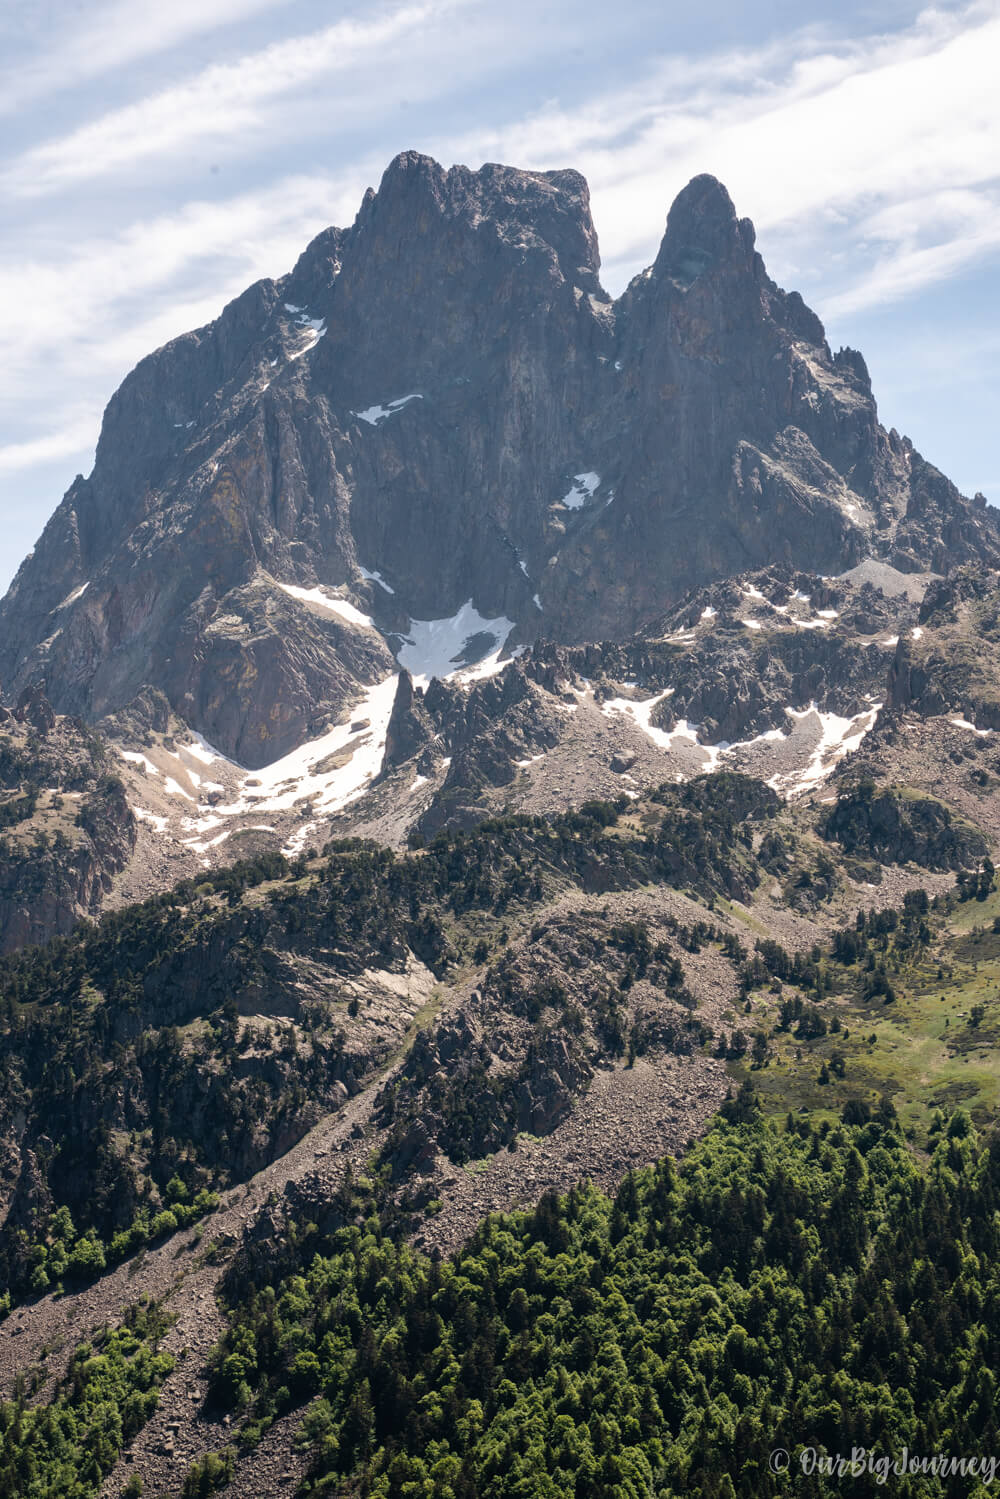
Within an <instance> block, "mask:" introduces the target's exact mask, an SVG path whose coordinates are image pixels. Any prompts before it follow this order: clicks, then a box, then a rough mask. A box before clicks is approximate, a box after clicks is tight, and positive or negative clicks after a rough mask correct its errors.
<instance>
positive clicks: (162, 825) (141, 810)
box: [132, 807, 170, 833]
mask: <svg viewBox="0 0 1000 1499" xmlns="http://www.w3.org/2000/svg"><path fill="white" fill-rule="evenodd" d="M132 812H133V815H134V816H136V817H138V819H139V821H140V822H148V823H149V825H150V827H153V828H155V829H156V831H157V832H158V833H165V832H166V831H167V828H168V827H169V825H170V818H169V817H157V815H156V813H155V812H147V811H146V808H145V807H133V808H132Z"/></svg>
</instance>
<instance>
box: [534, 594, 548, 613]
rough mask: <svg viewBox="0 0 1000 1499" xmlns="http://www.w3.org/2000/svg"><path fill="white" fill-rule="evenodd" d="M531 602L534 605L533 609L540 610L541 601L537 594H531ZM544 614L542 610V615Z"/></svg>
mask: <svg viewBox="0 0 1000 1499" xmlns="http://www.w3.org/2000/svg"><path fill="white" fill-rule="evenodd" d="M531 602H532V603H533V604H534V606H535V608H536V609H542V601H541V599H540V598H539V597H538V594H537V593H533V594H532V595H531ZM544 612H545V611H544V610H542V613H544Z"/></svg>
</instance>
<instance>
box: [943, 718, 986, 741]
mask: <svg viewBox="0 0 1000 1499" xmlns="http://www.w3.org/2000/svg"><path fill="white" fill-rule="evenodd" d="M948 722H949V723H951V724H954V725H955V728H956V729H970V730H971V731H972V733H973V734H978V735H979V737H980V739H985V738H986V737H987V735H989V734H992V733H993V730H992V729H977V728H976V726H975V724H974V723H970V722H969V720H968V719H967V718H949V720H948Z"/></svg>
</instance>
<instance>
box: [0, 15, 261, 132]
mask: <svg viewBox="0 0 1000 1499" xmlns="http://www.w3.org/2000/svg"><path fill="white" fill-rule="evenodd" d="M287 3H288V0H170V4H169V5H141V4H140V5H137V4H135V0H113V3H111V4H108V5H104V6H101V7H100V8H98V7H94V6H91V7H89V8H88V10H87V11H86V12H85V13H84V15H83V16H82V18H80V20H79V21H78V24H77V25H76V26H72V25H70V26H68V27H67V26H66V25H65V21H66V18H65V17H64V18H62V23H61V24H60V25H59V31H60V33H61V35H58V36H57V38H56V40H55V43H54V45H52V46H50V47H47V48H46V49H45V51H44V52H43V53H42V54H41V55H40V56H39V57H37V58H36V59H35V60H34V61H33V62H32V63H30V64H24V63H23V62H22V63H19V64H18V65H17V66H16V67H8V68H5V69H3V70H2V71H0V114H13V113H14V112H15V111H16V110H20V109H22V108H23V107H24V106H25V105H26V104H27V103H29V102H30V101H32V100H34V99H39V98H44V97H45V96H47V95H50V94H56V93H60V92H62V91H64V90H66V89H68V88H76V87H78V86H79V84H80V83H81V82H83V81H85V80H87V79H90V78H97V77H100V76H101V75H102V74H104V73H108V72H110V71H112V70H113V69H115V68H120V67H122V66H124V65H125V64H126V63H133V62H137V61H139V60H140V59H141V58H147V57H150V56H152V55H154V54H156V53H160V52H164V51H167V50H169V49H170V48H173V47H177V46H178V45H180V44H181V43H183V42H187V41H190V40H191V39H192V38H194V37H196V36H201V35H204V34H205V33H206V32H210V31H216V30H218V29H219V28H220V27H224V26H230V25H232V24H233V23H235V22H239V21H245V20H247V19H248V18H249V17H250V16H254V15H257V14H259V13H260V12H261V11H266V10H271V9H274V8H275V7H277V6H279V5H285V4H287Z"/></svg>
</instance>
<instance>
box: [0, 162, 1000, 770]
mask: <svg viewBox="0 0 1000 1499" xmlns="http://www.w3.org/2000/svg"><path fill="white" fill-rule="evenodd" d="M599 264H600V261H599V254H598V248H597V240H596V235H595V232H594V227H593V224H592V222H591V217H590V209H589V199H588V192H587V186H586V183H585V182H584V180H583V178H582V177H580V176H579V175H578V174H577V173H575V172H571V171H562V172H547V173H535V172H521V171H517V170H515V169H513V168H510V167H504V166H496V165H490V166H486V167H483V168H482V169H481V170H480V171H478V172H473V171H470V170H468V169H467V168H465V167H455V168H453V169H451V170H450V171H446V170H444V169H443V168H442V167H440V166H438V165H437V164H436V163H435V162H433V161H430V160H429V159H428V158H426V157H423V156H420V155H418V154H417V153H415V152H407V153H404V154H403V155H401V156H399V157H397V158H396V160H395V161H393V162H392V163H391V165H390V166H389V168H388V169H387V171H386V173H385V175H384V177H383V179H382V183H381V185H380V188H379V191H378V192H377V193H372V192H369V193H368V194H367V195H366V197H365V199H364V202H363V203H362V206H361V209H360V211H359V214H358V216H357V219H356V220H355V222H354V224H353V225H352V226H351V227H350V228H349V229H343V230H341V229H330V230H326V231H324V233H323V234H321V235H320V236H319V237H318V238H317V239H316V240H314V241H313V243H312V244H311V245H310V246H309V247H308V248H307V249H306V251H305V252H304V254H303V255H302V257H301V258H300V260H299V261H298V263H297V264H296V266H295V267H294V269H293V270H292V271H291V272H290V274H289V275H287V276H285V277H283V278H282V279H281V280H279V281H276V282H275V281H261V282H259V283H257V284H256V285H255V286H253V287H250V288H249V289H248V290H247V291H246V292H244V293H243V294H242V296H240V297H238V298H237V299H236V300H235V301H234V302H232V303H230V304H229V306H228V307H226V308H225V309H224V311H223V312H222V314H221V315H220V317H219V318H218V319H217V320H216V321H215V322H214V323H212V324H210V325H209V326H207V327H205V328H202V329H199V330H197V331H195V332H193V333H189V334H186V335H185V336H184V337H182V338H180V339H176V340H174V341H173V342H172V343H170V344H168V345H166V346H165V347H164V348H162V349H160V350H158V351H157V352H156V353H154V354H152V355H150V356H149V357H148V358H147V359H144V360H143V361H142V362H141V363H140V364H139V365H138V366H137V368H136V369H135V370H134V371H133V372H132V373H131V374H130V375H129V376H128V377H127V378H126V380H125V381H124V382H123V384H122V386H121V388H120V389H119V390H118V392H117V393H116V394H115V395H114V396H113V397H112V399H111V401H110V403H109V405H108V408H107V411H106V413H105V418H104V424H103V428H102V432H101V438H100V442H99V444H98V450H97V458H96V462H95V466H94V470H93V473H92V474H91V475H90V476H89V477H88V478H83V477H79V478H77V479H76V480H75V481H74V483H73V485H72V486H71V487H70V489H69V491H68V492H67V494H66V496H65V498H64V499H63V501H62V503H61V504H60V506H59V507H58V509H57V510H56V512H55V514H54V515H53V517H52V519H51V520H50V522H49V524H48V525H47V526H46V528H45V531H44V533H43V535H42V537H41V539H40V541H39V543H38V546H37V547H36V549H35V551H34V553H33V555H32V556H31V557H29V558H28V559H27V560H26V561H25V562H24V564H23V565H22V567H21V569H20V571H19V572H18V575H17V577H16V579H15V581H14V583H13V584H12V585H11V588H10V591H9V592H8V594H7V597H6V599H5V600H4V601H3V603H2V605H0V682H2V683H3V684H4V688H5V696H6V699H7V701H8V702H16V701H17V700H18V699H19V698H20V696H21V694H22V693H23V692H24V691H25V689H27V688H31V687H33V686H36V685H38V684H42V683H44V684H45V687H46V692H47V695H48V697H49V699H50V700H51V702H52V704H53V705H54V707H55V709H56V710H57V711H59V712H69V713H75V714H80V715H82V716H83V717H85V718H87V719H90V720H97V719H100V718H101V717H103V716H105V715H108V714H115V713H119V712H121V711H122V710H123V709H125V708H127V706H128V705H129V704H131V703H133V702H134V700H135V699H136V698H137V696H141V695H142V694H143V693H144V692H146V691H147V690H148V689H154V690H156V691H158V692H160V693H162V694H163V695H164V696H165V698H166V700H167V701H168V703H169V705H170V708H171V709H172V710H173V712H174V713H175V714H177V715H178V716H179V717H180V718H181V719H183V720H184V722H186V723H187V724H189V725H190V726H192V727H194V728H196V729H198V730H199V731H201V732H202V733H204V734H205V735H206V737H207V738H208V739H209V740H211V741H212V742H213V743H214V744H216V745H217V746H218V747H219V748H220V749H221V750H223V751H224V752H225V753H226V754H228V755H231V756H232V757H234V758H236V759H238V760H240V761H241V762H242V763H243V764H245V765H247V766H249V767H251V768H252V767H257V766H260V765H263V764H266V763H269V762H270V761H272V760H274V759H275V758H277V757H278V756H279V755H281V754H283V753H285V752H286V751H288V750H290V749H291V748H293V747H294V746H296V745H297V744H299V743H301V742H302V741H304V740H305V739H307V738H309V737H311V736H313V735H315V734H316V733H317V732H319V731H320V730H321V728H322V727H323V726H324V725H326V724H327V723H329V722H330V721H331V718H333V719H336V718H337V717H338V716H340V715H341V714H342V713H343V711H344V709H345V708H347V707H348V706H349V705H350V704H352V703H354V702H355V701H356V700H357V697H358V695H359V692H360V689H361V687H363V686H364V685H365V684H370V683H372V682H374V681H376V680H379V679H381V678H382V677H384V676H385V675H386V674H387V673H389V672H390V671H391V670H392V669H393V660H392V655H391V653H390V650H389V649H388V646H387V644H386V641H387V640H388V641H390V642H392V641H395V640H398V638H399V637H400V636H401V635H402V634H405V632H406V631H407V629H408V627H409V622H410V619H411V617H412V618H415V619H419V620H428V619H437V618H443V617H446V616H450V615H453V614H454V613H455V612H456V611H457V610H458V609H459V608H460V607H461V606H462V605H463V604H464V603H465V602H466V601H467V600H468V599H469V598H470V597H471V598H472V599H473V601H474V603H475V605H476V607H477V608H478V609H479V610H480V611H481V613H483V614H484V615H485V616H487V617H490V618H497V617H500V616H501V615H505V616H506V617H508V618H510V619H511V620H513V621H514V622H515V626H516V629H515V631H514V634H513V636H512V639H511V644H514V643H517V642H518V641H520V642H522V643H530V642H531V641H532V640H534V639H536V638H537V636H538V634H539V632H540V631H541V630H544V632H545V635H546V636H547V637H548V638H550V639H552V640H554V641H556V642H560V643H565V644H579V643H581V642H586V641H597V640H611V641H621V640H625V639H627V638H628V637H630V636H631V635H633V634H634V633H635V632H636V631H637V630H639V629H640V628H641V627H643V626H645V625H647V624H648V623H649V622H650V621H651V620H654V619H656V618H657V616H659V615H661V614H662V613H663V611H664V610H666V609H668V608H670V607H672V606H674V605H675V604H677V603H678V601H679V600H681V599H682V598H683V597H684V596H685V595H686V594H687V593H688V592H689V591H690V590H691V589H692V588H694V587H696V586H698V585H702V584H706V583H710V582H712V581H713V580H716V579H719V578H722V577H725V576H728V575H731V574H733V573H735V572H739V571H742V570H744V569H747V568H752V567H759V566H765V565H770V564H772V563H776V562H777V563H783V564H785V565H787V566H789V567H791V568H793V569H802V570H804V571H807V572H809V573H830V574H835V573H839V572H842V571H844V570H845V569H847V568H849V567H852V566H854V565H856V564H858V563H860V562H861V561H862V560H863V559H865V558H869V557H871V558H879V559H882V560H884V561H886V562H889V563H891V564H892V565H893V566H894V567H895V568H897V569H899V570H901V571H903V572H907V573H913V572H920V571H928V570H933V571H939V572H940V571H944V570H945V568H946V566H947V565H949V564H952V563H954V562H956V561H962V560H965V559H979V560H985V561H987V562H993V563H996V562H1000V533H998V528H997V521H996V518H995V512H993V511H991V510H988V509H984V508H983V507H982V505H981V504H976V503H974V502H970V501H967V500H965V499H964V498H963V497H962V496H961V495H960V494H959V493H958V491H957V490H956V489H955V487H954V486H953V485H952V484H951V483H950V482H949V481H948V480H947V479H945V478H944V476H943V475H941V474H940V473H938V471H937V470H936V469H934V468H933V467H932V466H931V465H929V464H928V463H926V462H925V460H924V459H923V458H922V457H921V456H920V455H919V453H917V452H916V451H915V450H914V448H913V447H912V445H911V444H910V443H909V441H908V440H907V439H905V438H901V437H900V436H899V435H898V434H897V433H895V432H894V431H893V432H886V431H885V429H884V428H882V427H881V426H880V425H879V422H878V419H877V414H876V407H875V402H874V399H873V396H872V392H871V387H870V382H869V377H868V371H867V368H866V366H865V363H864V360H863V358H862V357H861V355H860V354H858V353H857V352H856V351H854V350H850V349H842V350H840V351H839V352H838V353H836V354H834V353H833V352H832V351H831V349H830V348H829V346H828V344H827V342H826V338H825V334H824V331H823V327H822V325H821V323H820V321H819V319H818V318H817V317H816V316H815V314H814V313H812V312H811V311H810V310H809V309H808V308H807V307H806V306H805V304H804V303H803V302H802V299H801V297H799V296H798V295H797V294H796V293H794V292H793V293H786V292H784V291H782V290H781V289H780V288H778V287H777V286H776V285H775V284H774V282H773V281H771V279H770V278H769V277H768V275H767V273H766V271H765V269H764V265H763V262H762V260H761V258H760V256H759V255H758V254H757V252H756V250H755V248H754V232H753V227H752V225H751V224H750V221H749V220H748V219H740V218H738V217H737V215H736V212H735V210H734V208H733V205H732V202H731V201H730V199H729V196H728V194H727V193H726V191H725V189H724V188H723V187H722V186H721V184H719V183H718V182H716V181H715V180H714V179H713V178H711V177H698V178H696V179H695V180H694V181H693V182H692V183H691V184H690V185H689V186H688V187H687V188H685V189H684V191H683V192H682V193H681V194H680V196H679V197H678V199H677V201H676V202H675V203H674V205H673V207H672V208H671V210H670V214H669V217H668V219H667V225H666V232H665V234H664V238H663V242H662V245H661V247H660V251H659V253H658V255H657V257H656V260H655V262H654V264H653V266H652V267H651V268H650V269H649V270H648V271H647V272H644V273H643V274H642V275H640V276H638V277H636V278H635V280H634V281H633V282H632V283H631V285H630V286H629V287H628V288H627V290H626V291H625V292H624V294H623V295H622V296H621V297H620V298H619V299H618V300H617V301H614V302H613V301H612V300H611V299H610V298H609V297H608V296H607V295H606V293H604V292H603V290H602V289H601V286H600V283H599V280H598V271H599ZM359 413H362V415H359ZM591 473H593V474H595V475H597V476H599V478H598V481H596V482H594V481H590V480H587V481H586V482H583V481H582V480H581V479H578V476H583V475H587V474H591ZM362 567H364V568H365V569H367V570H369V572H371V571H377V572H378V573H380V574H381V576H382V578H383V579H385V580H386V581H387V582H388V584H389V586H390V587H391V589H392V590H393V591H392V592H388V591H387V590H386V589H385V588H383V587H381V586H380V585H379V583H378V582H377V581H373V580H372V579H371V578H366V577H365V576H364V573H363V572H362V570H361V569H362ZM84 584H86V585H87V586H86V588H84V587H83V585H84ZM281 584H287V585H298V586H299V587H305V588H309V589H312V588H315V587H316V586H317V585H321V586H324V587H326V588H328V589H336V590H338V591H339V593H340V594H341V596H342V597H343V598H345V599H347V600H348V601H351V602H353V603H354V604H355V606H356V607H358V608H360V609H361V610H362V612H363V613H365V614H370V615H371V616H373V618H374V619H375V622H376V624H377V626H378V627H379V628H378V629H369V628H366V627H363V626H358V625H356V624H352V623H349V622H348V621H347V620H345V619H344V618H343V617H342V616H340V615H337V614H336V613H332V612H330V611H329V610H322V609H317V608H316V607H314V606H312V605H310V604H307V603H303V602H301V601H300V600H297V599H294V598H290V597H289V596H288V595H287V594H286V593H284V592H283V591H282V589H281V587H280V586H279V585H281ZM536 593H537V595H538V597H539V598H540V599H541V601H542V605H543V607H542V608H541V609H540V608H539V606H538V604H537V603H536V602H535V597H534V596H535V595H536ZM708 696H709V697H710V693H709V694H708ZM679 703H680V699H679V698H678V703H677V704H676V705H675V710H676V708H677V707H679ZM424 706H425V707H427V708H428V711H432V708H431V704H430V700H429V695H428V696H427V697H425V705H424ZM715 706H717V707H718V708H719V710H720V711H715ZM715 706H713V703H712V702H710V701H708V700H707V699H706V702H705V705H704V707H703V709H702V712H703V714H704V715H705V716H706V717H712V718H715V719H716V720H717V721H718V723H719V724H720V725H722V726H723V728H724V727H725V722H726V718H727V715H726V713H725V712H724V711H722V709H723V706H724V705H722V703H721V701H720V702H719V703H718V704H717V705H715ZM413 711H414V710H413V704H412V703H411V705H410V707H409V708H404V706H403V704H402V703H400V704H399V714H398V715H397V721H396V723H395V725H394V731H393V732H394V735H395V742H396V744H397V746H398V747H400V748H401V749H405V748H408V747H409V742H410V741H412V740H413V739H414V736H415V735H417V736H418V737H419V735H418V721H417V720H418V719H419V715H417V717H416V718H414V717H413V716H412V715H413ZM741 713H742V710H741ZM407 714H410V715H411V716H410V717H409V718H407V717H406V715H407ZM728 716H729V717H730V718H732V716H733V715H732V714H731V713H730V714H729V715H728ZM742 716H744V717H745V714H742ZM424 727H426V726H424ZM394 753H396V750H395V749H394ZM390 763H391V762H390ZM456 763H457V762H456ZM453 769H454V770H455V775H456V777H457V776H460V775H465V776H466V778H467V779H468V778H469V776H470V772H469V771H468V768H467V767H466V769H465V770H464V771H463V770H462V767H461V766H459V767H458V768H457V769H455V767H453ZM480 771H481V773H482V774H483V775H484V776H485V777H486V779H487V780H488V781H490V782H491V783H492V784H499V783H500V782H499V781H498V779H497V778H498V777H502V776H503V775H504V774H506V770H505V767H504V764H503V759H502V757H497V758H496V759H495V761H494V762H493V763H492V764H489V765H486V766H484V767H480ZM477 773H479V772H477ZM472 779H475V777H474V776H472Z"/></svg>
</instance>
